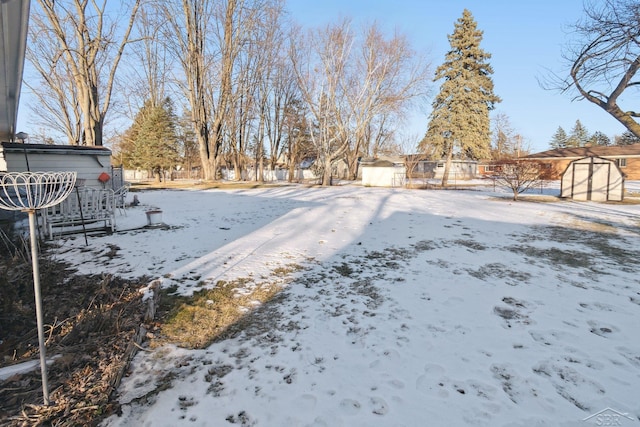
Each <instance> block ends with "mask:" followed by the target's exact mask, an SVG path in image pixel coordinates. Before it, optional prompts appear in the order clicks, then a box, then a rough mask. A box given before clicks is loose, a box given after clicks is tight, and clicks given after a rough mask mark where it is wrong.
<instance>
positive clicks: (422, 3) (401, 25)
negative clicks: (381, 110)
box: [17, 0, 625, 152]
mask: <svg viewBox="0 0 640 427" xmlns="http://www.w3.org/2000/svg"><path fill="white" fill-rule="evenodd" d="M465 8H467V9H469V10H470V11H471V13H472V14H473V16H474V18H475V19H476V21H477V23H478V28H479V29H480V30H482V31H483V32H484V39H483V41H482V44H481V46H482V48H483V49H484V50H485V51H487V52H489V53H491V54H492V58H491V60H490V62H491V65H492V66H493V69H494V75H493V79H494V83H495V92H496V94H497V95H499V96H500V97H501V98H502V102H501V103H500V104H498V105H497V108H496V110H495V113H504V114H506V115H507V116H508V117H509V119H510V121H511V124H512V126H513V128H514V130H515V131H516V132H517V133H519V134H521V135H522V136H523V137H524V141H525V143H526V144H528V146H529V147H530V149H531V150H532V151H533V152H537V151H543V150H546V149H548V148H549V141H550V140H551V136H552V135H553V134H554V133H555V131H556V130H557V129H558V126H562V127H563V128H564V129H565V131H567V132H570V130H571V129H572V128H573V125H574V124H575V121H576V120H577V119H579V120H580V121H581V122H582V124H583V125H584V126H585V127H586V128H587V130H588V131H589V132H594V131H601V132H604V133H605V134H606V135H607V136H609V137H610V138H613V136H614V135H620V134H621V133H623V132H624V130H625V129H624V128H623V126H622V125H620V124H619V123H618V122H617V121H615V120H614V119H613V118H611V117H610V116H609V115H608V114H607V113H605V112H604V111H603V110H601V109H600V108H598V107H596V106H595V105H593V104H591V103H589V102H588V101H573V102H572V101H571V96H569V95H566V94H559V93H556V92H551V91H547V90H544V89H542V88H541V87H540V86H539V84H538V80H537V79H538V78H543V77H544V76H545V75H546V74H548V70H549V69H550V70H553V71H556V72H559V71H561V70H562V67H563V64H562V61H561V48H562V46H563V45H564V44H565V43H566V41H567V34H566V32H565V30H566V29H567V25H569V24H571V23H573V22H575V21H576V20H578V19H579V18H580V17H581V16H582V15H583V4H582V0H554V1H551V0H536V1H523V0H467V1H462V0H315V1H313V0H287V9H288V10H289V11H290V13H291V17H292V18H293V19H294V20H295V21H297V22H298V23H299V24H301V25H303V26H306V27H315V26H320V25H324V24H327V23H330V22H336V21H337V20H339V19H341V18H344V17H349V18H352V19H353V21H354V25H358V24H367V23H371V22H373V21H377V22H378V23H379V24H381V25H382V27H383V28H385V29H387V30H389V31H391V30H394V29H397V30H399V31H400V32H402V33H403V34H405V35H407V37H408V38H409V39H410V40H411V42H412V44H413V47H414V49H415V50H417V51H419V52H421V53H424V54H425V55H426V56H427V58H428V60H429V61H430V62H431V64H432V69H433V70H435V68H436V67H437V66H438V65H440V64H441V63H442V62H443V61H444V55H445V53H446V51H447V50H448V49H449V42H448V40H447V35H448V34H451V33H452V32H453V26H454V23H455V21H456V20H457V19H458V18H460V17H461V16H462V11H463V10H464V9H465ZM438 85H439V83H436V84H434V86H433V91H434V92H435V91H437V90H438ZM27 92H28V90H27V89H26V88H25V87H24V86H23V93H22V96H21V107H20V111H19V116H18V129H17V130H18V131H25V132H27V133H37V129H31V128H30V123H29V119H28V114H29V109H28V108H27V106H26V105H25V104H26V103H27V102H29V96H28V94H27ZM623 108H624V106H623ZM428 114H429V110H428V109H427V110H426V111H419V110H416V111H415V113H414V114H413V117H412V119H411V121H410V123H409V124H408V129H407V132H406V134H407V135H418V136H420V137H421V136H422V135H424V133H425V131H426V129H427V123H428Z"/></svg>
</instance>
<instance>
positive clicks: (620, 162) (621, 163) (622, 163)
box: [616, 159, 627, 168]
mask: <svg viewBox="0 0 640 427" xmlns="http://www.w3.org/2000/svg"><path fill="white" fill-rule="evenodd" d="M616 165H618V167H619V168H626V167H627V159H616Z"/></svg>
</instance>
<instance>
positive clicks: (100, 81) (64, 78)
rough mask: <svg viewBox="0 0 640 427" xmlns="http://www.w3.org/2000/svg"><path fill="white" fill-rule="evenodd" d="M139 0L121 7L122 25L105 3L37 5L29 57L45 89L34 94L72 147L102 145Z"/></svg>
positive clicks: (42, 1)
mask: <svg viewBox="0 0 640 427" xmlns="http://www.w3.org/2000/svg"><path fill="white" fill-rule="evenodd" d="M140 2H141V0H133V1H131V2H129V3H123V10H124V13H125V14H126V16H127V17H128V18H127V20H125V21H124V22H126V24H125V25H124V26H122V25H120V24H119V23H120V22H121V20H120V17H119V16H118V17H115V16H110V15H109V14H108V13H107V12H106V1H105V2H101V3H99V2H90V1H88V0H70V1H67V2H60V1H55V0H37V1H36V7H34V8H33V10H32V14H31V25H30V34H31V41H32V43H31V45H30V47H29V48H28V56H27V57H28V58H29V61H30V62H31V63H32V64H33V65H34V67H35V69H36V70H37V71H38V73H39V75H40V77H41V78H42V84H43V86H44V87H46V90H44V91H39V90H35V91H34V93H36V96H38V97H39V98H40V100H41V106H42V109H41V110H40V111H42V112H43V113H45V116H43V118H44V120H45V121H46V122H47V123H48V124H50V125H52V127H54V128H58V129H61V128H62V129H61V130H63V132H64V133H65V135H66V136H67V139H68V140H69V143H70V144H83V145H102V143H103V127H104V123H105V117H106V115H107V112H108V110H109V106H110V104H111V97H112V92H113V87H114V82H115V75H116V70H117V69H118V65H119V63H120V60H121V58H122V54H123V52H124V49H125V46H126V45H127V44H128V43H129V42H130V41H131V40H130V38H129V37H130V34H131V30H132V28H133V24H134V21H135V18H136V14H137V12H138V9H139V7H140ZM59 120H62V121H63V124H60V123H59V122H58V121H59Z"/></svg>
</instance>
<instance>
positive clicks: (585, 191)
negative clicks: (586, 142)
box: [572, 163, 591, 200]
mask: <svg viewBox="0 0 640 427" xmlns="http://www.w3.org/2000/svg"><path fill="white" fill-rule="evenodd" d="M590 166H591V165H590V164H589V163H574V164H573V186H572V188H573V194H572V197H573V199H574V200H589V168H590Z"/></svg>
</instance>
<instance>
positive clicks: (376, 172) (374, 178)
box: [362, 166, 407, 187]
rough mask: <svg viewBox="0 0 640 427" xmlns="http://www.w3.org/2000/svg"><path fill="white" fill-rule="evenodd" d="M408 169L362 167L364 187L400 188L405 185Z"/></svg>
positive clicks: (400, 167) (397, 167)
mask: <svg viewBox="0 0 640 427" xmlns="http://www.w3.org/2000/svg"><path fill="white" fill-rule="evenodd" d="M406 174H407V169H406V168H405V167H404V166H392V167H376V166H362V185H364V186H365V187H399V186H401V185H404V182H405V178H406Z"/></svg>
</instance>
